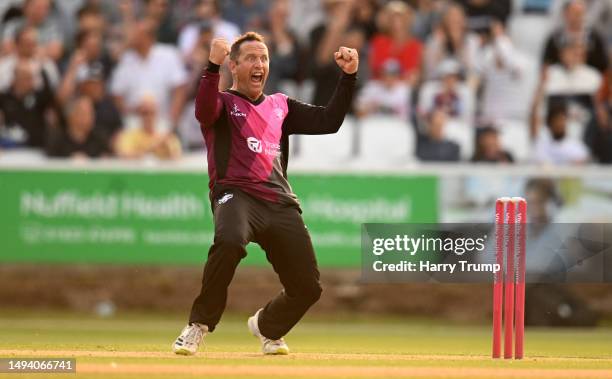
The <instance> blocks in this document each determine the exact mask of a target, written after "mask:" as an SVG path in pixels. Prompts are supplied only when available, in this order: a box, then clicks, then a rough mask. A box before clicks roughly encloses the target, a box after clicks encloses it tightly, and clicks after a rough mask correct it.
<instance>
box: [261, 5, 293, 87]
mask: <svg viewBox="0 0 612 379" xmlns="http://www.w3.org/2000/svg"><path fill="white" fill-rule="evenodd" d="M290 10H291V9H290V2H289V0H273V1H271V5H270V10H269V11H268V18H267V20H265V21H264V23H263V29H262V30H261V34H262V35H263V36H264V38H265V40H266V45H267V46H268V53H269V54H270V70H269V71H268V73H269V74H268V80H267V81H266V88H265V90H264V92H265V93H275V92H279V91H281V88H280V85H281V82H282V81H283V80H293V81H295V80H297V77H298V67H299V63H300V53H301V49H300V46H299V44H298V41H297V37H296V36H295V34H294V33H293V32H292V31H291V30H290V29H289V12H290Z"/></svg>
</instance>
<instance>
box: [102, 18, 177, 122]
mask: <svg viewBox="0 0 612 379" xmlns="http://www.w3.org/2000/svg"><path fill="white" fill-rule="evenodd" d="M130 45H131V49H130V50H128V51H126V52H125V53H124V54H123V56H122V57H121V60H120V61H119V63H118V65H117V67H116V68H115V71H114V72H113V75H112V79H111V84H110V90H111V93H112V95H113V98H114V100H115V103H116V104H117V107H118V108H119V109H120V110H121V112H122V114H123V115H124V116H126V115H130V114H135V113H138V107H139V105H140V104H142V103H143V100H148V99H152V100H154V101H155V103H156V104H158V106H159V112H160V117H161V118H162V120H164V121H166V125H167V124H168V123H169V125H170V126H171V127H172V128H173V129H175V128H176V127H177V126H178V123H179V119H180V116H181V112H182V110H183V107H184V105H185V101H186V92H187V90H186V88H187V79H188V78H187V72H186V70H185V67H184V64H183V62H182V60H181V56H180V54H179V52H178V51H177V50H176V49H175V48H174V47H172V46H170V45H164V44H159V43H155V28H154V25H153V24H152V23H151V22H150V21H146V20H144V21H139V22H138V23H136V24H135V25H134V27H133V30H132V33H131V41H130ZM162 124H163V122H162Z"/></svg>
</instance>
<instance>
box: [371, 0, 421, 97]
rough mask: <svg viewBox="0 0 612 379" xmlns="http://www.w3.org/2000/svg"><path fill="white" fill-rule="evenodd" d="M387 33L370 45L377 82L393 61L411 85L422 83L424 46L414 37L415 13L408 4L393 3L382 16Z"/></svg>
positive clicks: (372, 65)
mask: <svg viewBox="0 0 612 379" xmlns="http://www.w3.org/2000/svg"><path fill="white" fill-rule="evenodd" d="M380 17H381V18H380V20H381V27H380V29H381V30H382V31H383V33H380V34H377V35H375V36H374V38H372V41H371V42H370V70H371V71H372V74H373V75H372V76H373V77H374V78H380V77H381V75H382V68H383V64H384V63H385V62H386V61H388V60H389V59H395V60H397V61H398V62H399V63H400V67H401V75H402V77H403V78H404V79H406V80H407V81H408V82H409V83H410V84H411V85H414V84H416V83H417V82H418V80H419V77H420V71H421V59H422V51H423V46H422V44H421V42H420V41H419V40H417V39H416V38H413V37H412V35H411V23H412V22H411V20H412V17H413V12H412V9H411V8H410V7H409V6H408V5H406V3H404V2H402V1H398V0H394V1H391V2H389V3H387V5H386V6H385V7H384V8H383V10H382V14H381V16H380Z"/></svg>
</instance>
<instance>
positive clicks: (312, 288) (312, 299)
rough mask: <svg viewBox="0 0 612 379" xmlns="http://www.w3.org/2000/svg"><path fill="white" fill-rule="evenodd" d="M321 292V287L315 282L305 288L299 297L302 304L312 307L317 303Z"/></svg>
mask: <svg viewBox="0 0 612 379" xmlns="http://www.w3.org/2000/svg"><path fill="white" fill-rule="evenodd" d="M322 292H323V289H322V288H321V285H320V284H319V282H315V283H313V284H312V285H309V286H308V287H305V288H304V289H303V290H302V293H301V296H300V297H301V300H302V301H303V302H304V303H307V304H308V305H312V304H314V303H316V302H317V301H319V299H320V298H321V293H322Z"/></svg>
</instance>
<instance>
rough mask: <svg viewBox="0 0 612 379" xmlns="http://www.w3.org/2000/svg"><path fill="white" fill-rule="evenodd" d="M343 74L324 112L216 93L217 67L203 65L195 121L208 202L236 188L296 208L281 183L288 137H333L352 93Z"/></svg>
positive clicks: (276, 98)
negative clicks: (204, 156)
mask: <svg viewBox="0 0 612 379" xmlns="http://www.w3.org/2000/svg"><path fill="white" fill-rule="evenodd" d="M355 80H356V77H355V75H346V74H343V75H342V77H341V79H340V81H339V84H338V87H337V88H336V92H335V93H334V95H333V96H332V99H331V100H330V102H329V104H328V106H327V107H319V106H313V105H309V104H305V103H302V102H299V101H297V100H294V99H291V98H288V97H287V96H286V95H284V94H281V93H276V94H273V95H261V96H260V97H259V98H258V99H256V100H251V99H249V98H248V97H246V96H244V95H242V94H241V93H239V92H237V91H232V90H227V91H223V92H219V91H218V86H219V66H218V65H215V64H213V63H209V65H208V68H207V70H206V71H205V72H204V75H203V76H202V79H201V81H200V85H199V90H198V95H197V97H196V111H195V114H196V118H197V119H198V121H199V122H200V126H201V129H202V134H203V136H204V139H205V141H206V147H207V149H208V152H207V154H208V156H207V158H208V175H209V187H210V190H211V200H212V199H214V198H215V197H216V196H218V195H219V194H220V193H221V192H223V191H224V190H226V189H230V188H238V189H240V190H242V191H244V192H247V193H249V194H251V195H253V196H255V197H257V198H260V199H264V200H267V201H271V202H281V203H288V204H295V205H297V204H298V201H297V197H296V196H295V194H294V193H293V191H292V190H291V186H290V185H289V182H288V181H287V162H288V153H289V135H291V134H328V133H335V132H336V131H338V129H339V128H340V125H342V122H343V120H344V116H345V114H346V113H347V111H348V109H349V107H350V104H351V99H352V96H353V92H354V88H355Z"/></svg>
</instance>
